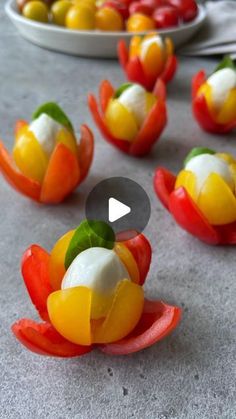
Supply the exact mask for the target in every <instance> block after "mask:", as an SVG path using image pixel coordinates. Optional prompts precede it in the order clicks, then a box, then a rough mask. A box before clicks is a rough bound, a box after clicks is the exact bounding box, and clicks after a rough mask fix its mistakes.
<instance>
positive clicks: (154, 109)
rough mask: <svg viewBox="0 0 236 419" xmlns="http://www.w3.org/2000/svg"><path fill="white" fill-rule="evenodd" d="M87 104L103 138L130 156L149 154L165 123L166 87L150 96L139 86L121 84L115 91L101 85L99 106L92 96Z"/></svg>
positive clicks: (160, 84)
mask: <svg viewBox="0 0 236 419" xmlns="http://www.w3.org/2000/svg"><path fill="white" fill-rule="evenodd" d="M88 104H89V107H90V111H91V113H92V116H93V118H94V121H95V123H96V124H97V126H98V128H99V129H100V131H101V133H102V135H103V136H104V138H105V139H106V140H107V141H108V142H109V143H111V144H112V145H114V146H115V147H117V148H119V149H120V150H121V151H123V152H125V153H128V154H131V155H133V156H143V155H145V154H148V153H149V152H150V150H151V148H152V147H153V145H154V144H155V142H156V141H158V139H159V137H160V135H161V133H162V131H163V129H164V128H165V125H166V123H167V111H166V104H165V85H164V84H163V82H162V81H161V80H159V82H158V83H157V85H156V87H155V90H154V91H153V93H150V92H148V91H146V90H145V89H144V88H143V87H142V86H141V85H139V84H133V83H124V84H122V85H121V86H120V87H119V88H118V89H117V90H116V91H115V90H114V88H113V87H112V85H111V84H110V83H109V82H108V81H106V80H105V81H103V82H102V83H101V86H100V106H101V110H100V109H99V106H98V103H97V101H96V99H95V97H94V96H93V95H89V98H88Z"/></svg>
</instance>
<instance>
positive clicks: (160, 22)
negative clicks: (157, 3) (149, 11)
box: [152, 6, 179, 29]
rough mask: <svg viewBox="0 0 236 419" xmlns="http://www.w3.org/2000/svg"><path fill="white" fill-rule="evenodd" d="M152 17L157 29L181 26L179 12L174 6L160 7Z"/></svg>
mask: <svg viewBox="0 0 236 419" xmlns="http://www.w3.org/2000/svg"><path fill="white" fill-rule="evenodd" d="M152 17H153V19H154V21H155V23H156V28H157V29H164V28H170V27H174V26H178V24H179V12H178V10H177V9H176V8H175V7H172V6H162V7H158V8H157V9H156V10H155V11H154V13H153V15H152Z"/></svg>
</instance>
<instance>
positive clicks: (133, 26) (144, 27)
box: [127, 13, 155, 32]
mask: <svg viewBox="0 0 236 419" xmlns="http://www.w3.org/2000/svg"><path fill="white" fill-rule="evenodd" d="M153 29H155V22H154V20H153V19H152V18H151V17H150V16H146V15H144V14H142V13H134V14H133V15H132V16H130V18H129V19H128V21H127V31H128V32H143V31H149V30H153Z"/></svg>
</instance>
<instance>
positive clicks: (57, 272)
mask: <svg viewBox="0 0 236 419" xmlns="http://www.w3.org/2000/svg"><path fill="white" fill-rule="evenodd" d="M74 232H75V230H70V231H68V232H67V233H66V234H64V236H62V237H60V239H59V240H58V241H57V242H56V244H55V246H54V247H53V249H52V251H51V255H50V262H49V276H50V284H51V287H52V289H53V290H55V291H56V290H59V289H60V288H61V281H62V279H63V277H64V275H65V273H66V268H65V256H66V252H67V249H68V246H69V244H70V241H71V239H72V237H73V235H74Z"/></svg>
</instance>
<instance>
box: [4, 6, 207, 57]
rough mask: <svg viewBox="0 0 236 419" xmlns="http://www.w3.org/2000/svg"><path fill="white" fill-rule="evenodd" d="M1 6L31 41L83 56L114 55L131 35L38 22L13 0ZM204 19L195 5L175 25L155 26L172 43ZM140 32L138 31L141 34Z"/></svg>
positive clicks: (201, 9) (192, 31) (177, 43)
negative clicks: (186, 19) (191, 14)
mask: <svg viewBox="0 0 236 419" xmlns="http://www.w3.org/2000/svg"><path fill="white" fill-rule="evenodd" d="M5 10H6V13H7V15H8V16H9V18H10V19H11V21H12V22H13V24H14V25H15V26H16V27H17V29H18V30H19V32H20V33H21V35H22V36H23V37H24V38H25V39H27V40H29V41H31V42H33V43H34V44H36V45H38V46H40V47H43V48H48V49H51V50H54V51H59V52H63V53H66V54H73V55H79V56H84V57H98V58H115V57H116V56H117V54H116V47H117V42H118V41H119V40H120V39H124V40H125V41H127V42H129V40H130V38H131V37H132V36H133V34H132V33H128V32H99V31H74V30H68V29H65V28H61V27H59V26H55V25H50V24H43V23H38V22H35V21H32V20H29V19H26V18H24V17H23V16H21V14H20V13H19V11H18V8H17V5H16V1H15V0H8V2H7V3H6V6H5ZM205 19H206V10H205V8H204V6H202V5H199V14H198V16H197V17H196V19H195V20H193V21H192V22H190V23H186V24H183V25H182V26H180V27H178V28H172V29H168V30H159V31H158V32H159V34H161V35H164V36H170V37H171V38H172V40H173V42H174V44H175V46H176V47H179V46H180V45H183V44H185V43H186V42H187V41H188V40H189V39H190V38H191V37H192V36H193V35H194V34H195V33H196V32H197V31H198V30H199V29H200V27H201V25H202V24H203V22H204V20H205ZM143 34H144V33H141V35H143Z"/></svg>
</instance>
